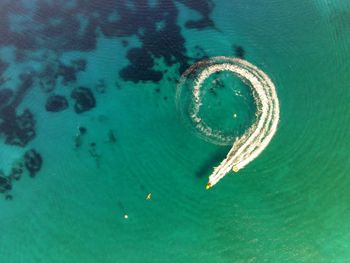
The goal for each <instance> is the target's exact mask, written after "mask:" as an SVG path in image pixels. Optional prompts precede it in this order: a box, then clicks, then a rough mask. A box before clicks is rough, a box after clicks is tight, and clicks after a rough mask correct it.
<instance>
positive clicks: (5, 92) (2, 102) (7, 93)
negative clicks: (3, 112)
mask: <svg viewBox="0 0 350 263" xmlns="http://www.w3.org/2000/svg"><path fill="white" fill-rule="evenodd" d="M12 97H13V90H11V89H1V90H0V109H1V108H2V107H4V106H6V105H7V104H8V103H9V102H10V100H11V98H12Z"/></svg>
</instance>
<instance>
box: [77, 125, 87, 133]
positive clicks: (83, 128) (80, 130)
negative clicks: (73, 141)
mask: <svg viewBox="0 0 350 263" xmlns="http://www.w3.org/2000/svg"><path fill="white" fill-rule="evenodd" d="M86 132H87V129H86V128H85V127H83V126H80V127H79V133H80V134H82V135H83V134H85V133H86Z"/></svg>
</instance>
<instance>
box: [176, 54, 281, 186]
mask: <svg viewBox="0 0 350 263" xmlns="http://www.w3.org/2000/svg"><path fill="white" fill-rule="evenodd" d="M197 71H198V72H197ZM220 71H230V72H232V73H234V74H235V75H236V76H238V77H239V78H240V79H241V80H242V81H243V82H245V83H247V84H248V85H249V86H250V87H251V88H252V93H253V97H254V100H255V103H256V108H257V111H256V121H255V122H254V123H253V124H252V126H251V127H250V128H249V129H248V130H247V131H246V132H245V133H244V134H243V135H242V136H241V137H240V138H237V139H236V140H235V141H234V143H233V145H232V148H231V149H230V151H229V153H228V154H227V156H226V158H225V159H224V160H223V161H222V162H221V163H220V164H219V166H217V167H215V168H214V171H213V173H212V174H211V175H210V176H209V182H208V184H207V188H210V187H212V186H214V185H215V184H217V183H218V182H219V181H220V179H222V178H223V177H224V176H225V175H226V174H227V173H228V172H230V171H231V170H233V171H234V172H237V171H238V170H240V169H242V168H244V167H245V166H246V165H247V164H249V163H250V162H251V161H253V160H254V159H255V158H257V157H258V156H259V154H260V153H261V152H262V151H263V150H264V149H265V148H266V147H267V146H268V144H269V143H270V141H271V139H272V137H273V135H274V134H275V133H276V130H277V125H278V121H279V114H280V112H279V102H278V98H277V94H276V88H275V85H274V84H273V82H272V81H271V79H270V78H269V76H268V75H266V74H265V73H264V72H263V71H262V70H261V69H259V68H258V67H256V66H254V65H253V64H251V63H249V62H248V61H245V60H242V59H239V58H231V57H223V56H221V57H214V58H210V59H208V60H204V61H200V62H197V63H196V64H194V65H192V66H191V67H190V68H189V69H188V70H186V72H185V73H184V74H183V76H182V78H181V79H180V85H183V83H185V82H186V80H187V78H188V77H189V76H190V74H191V73H193V72H194V73H197V74H198V75H197V76H195V78H194V81H193V86H192V99H191V100H192V106H193V107H192V108H191V110H190V117H191V120H192V122H193V123H194V125H195V127H196V128H197V129H198V130H199V131H200V132H201V133H202V134H205V135H206V136H208V137H209V138H214V139H219V140H221V141H223V142H228V141H230V140H232V137H225V136H223V135H222V134H221V132H220V131H214V130H213V129H212V128H210V127H209V126H208V125H207V124H206V123H205V122H204V121H203V120H202V118H201V117H200V116H199V112H200V108H201V105H202V101H201V88H202V85H203V83H204V81H205V80H206V79H207V78H208V77H209V76H210V75H212V74H214V73H217V72H220ZM179 92H180V93H181V89H180V90H179ZM180 93H179V94H177V97H179V96H180ZM177 101H180V99H179V98H177Z"/></svg>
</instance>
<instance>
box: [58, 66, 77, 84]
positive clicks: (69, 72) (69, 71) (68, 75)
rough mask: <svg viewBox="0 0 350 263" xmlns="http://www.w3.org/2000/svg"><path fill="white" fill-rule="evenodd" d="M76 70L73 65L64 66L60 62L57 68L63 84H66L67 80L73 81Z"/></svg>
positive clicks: (75, 77)
mask: <svg viewBox="0 0 350 263" xmlns="http://www.w3.org/2000/svg"><path fill="white" fill-rule="evenodd" d="M76 73H77V70H76V69H75V68H74V67H73V66H66V65H63V64H61V65H60V66H59V69H58V74H57V75H58V76H62V77H63V81H62V83H63V85H67V84H68V83H69V82H75V81H76V80H77V76H76Z"/></svg>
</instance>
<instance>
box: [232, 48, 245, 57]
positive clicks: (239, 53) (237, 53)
mask: <svg viewBox="0 0 350 263" xmlns="http://www.w3.org/2000/svg"><path fill="white" fill-rule="evenodd" d="M233 49H234V52H235V56H236V57H238V58H242V59H244V55H245V50H244V48H243V47H242V46H237V45H234V46H233Z"/></svg>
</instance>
